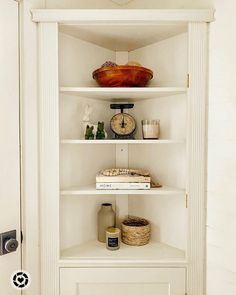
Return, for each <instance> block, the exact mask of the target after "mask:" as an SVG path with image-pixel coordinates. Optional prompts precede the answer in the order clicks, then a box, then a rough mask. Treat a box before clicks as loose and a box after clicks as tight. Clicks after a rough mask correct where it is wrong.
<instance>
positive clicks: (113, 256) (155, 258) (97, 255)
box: [60, 241, 186, 265]
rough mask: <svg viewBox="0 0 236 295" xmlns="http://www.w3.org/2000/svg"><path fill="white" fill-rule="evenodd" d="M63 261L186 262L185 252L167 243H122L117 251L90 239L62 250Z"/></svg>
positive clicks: (70, 262) (173, 263)
mask: <svg viewBox="0 0 236 295" xmlns="http://www.w3.org/2000/svg"><path fill="white" fill-rule="evenodd" d="M60 261H61V263H67V264H68V265H69V264H72V263H76V262H79V261H88V262H94V263H95V262H99V261H100V262H102V263H106V262H110V263H114V264H116V263H122V262H123V263H124V262H125V261H127V262H128V263H130V264H132V263H137V262H139V263H150V264H152V265H154V264H158V263H160V264H162V265H165V263H166V264H171V265H178V264H180V263H181V264H186V257H185V252H184V251H183V250H180V249H177V248H174V247H171V246H169V245H166V244H162V243H158V242H154V241H150V243H149V244H147V245H144V246H139V247H135V246H129V245H126V244H123V243H121V247H120V249H119V250H117V251H109V250H107V249H106V245H105V244H104V243H100V242H98V241H90V242H87V243H84V244H82V245H80V246H74V247H72V248H69V249H65V250H63V251H61V259H60Z"/></svg>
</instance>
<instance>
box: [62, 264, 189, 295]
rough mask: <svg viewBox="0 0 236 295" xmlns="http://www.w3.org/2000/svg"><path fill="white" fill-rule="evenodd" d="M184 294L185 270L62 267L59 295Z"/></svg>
mask: <svg viewBox="0 0 236 295" xmlns="http://www.w3.org/2000/svg"><path fill="white" fill-rule="evenodd" d="M68 294H70V295H91V294H96V295H110V294H112V295H120V294H122V295H130V294H135V295H146V294H153V295H184V294H185V269H184V268H175V269H171V268H149V269H148V268H137V269H136V268H135V269H131V268H129V269H125V268H122V269H121V268H100V269H99V268H96V269H89V268H84V269H78V268H62V269H61V271H60V295H68Z"/></svg>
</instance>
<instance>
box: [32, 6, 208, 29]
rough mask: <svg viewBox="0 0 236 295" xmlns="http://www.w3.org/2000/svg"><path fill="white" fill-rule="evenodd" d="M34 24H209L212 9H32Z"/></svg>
mask: <svg viewBox="0 0 236 295" xmlns="http://www.w3.org/2000/svg"><path fill="white" fill-rule="evenodd" d="M31 12H32V20H33V21H34V22H59V23H64V24H65V23H78V24H80V23H89V24H90V23H91V24H97V23H104V24H106V25H107V24H109V23H112V24H116V23H117V24H119V23H124V22H127V23H130V24H132V23H136V22H140V23H142V22H144V23H146V24H150V23H158V22H184V23H187V22H211V21H213V20H214V10H213V9H194V10H190V9H169V10H166V9H33V10H31Z"/></svg>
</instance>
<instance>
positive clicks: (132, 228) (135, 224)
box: [121, 217, 151, 246]
mask: <svg viewBox="0 0 236 295" xmlns="http://www.w3.org/2000/svg"><path fill="white" fill-rule="evenodd" d="M150 236H151V225H150V223H149V221H148V220H146V219H144V218H140V217H129V218H128V219H125V220H124V221H123V222H122V224H121V238H122V242H123V243H125V244H127V245H131V246H142V245H146V244H148V242H149V240H150Z"/></svg>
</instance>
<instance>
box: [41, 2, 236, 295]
mask: <svg viewBox="0 0 236 295" xmlns="http://www.w3.org/2000/svg"><path fill="white" fill-rule="evenodd" d="M46 6H47V7H48V8H120V7H119V6H117V5H114V4H113V3H112V2H111V1H108V0H102V1H97V0H84V1H78V0H61V1H58V0H46ZM208 7H214V8H216V21H215V22H214V23H212V24H211V27H210V44H209V47H210V50H209V52H210V63H209V82H210V83H209V128H208V137H209V140H208V171H207V175H208V187H207V195H208V220H207V233H208V235H207V250H208V259H207V290H208V292H207V294H208V295H222V294H227V295H235V294H236V254H235V249H236V188H235V187H234V186H233V184H234V182H235V180H236V152H235V151H236V83H235V69H236V1H235V0H227V1H223V0H192V1H191V0H158V1H155V0H150V1H144V0H135V1H133V2H132V3H130V4H129V5H127V6H124V8H208Z"/></svg>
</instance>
